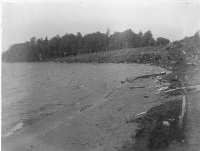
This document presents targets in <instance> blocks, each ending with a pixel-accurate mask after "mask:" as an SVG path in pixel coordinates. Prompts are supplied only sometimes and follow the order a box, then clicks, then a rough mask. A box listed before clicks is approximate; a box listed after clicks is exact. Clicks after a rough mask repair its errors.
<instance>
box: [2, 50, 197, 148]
mask: <svg viewBox="0 0 200 151" xmlns="http://www.w3.org/2000/svg"><path fill="white" fill-rule="evenodd" d="M151 49H152V48H151ZM173 49H174V48H172V50H173ZM177 49H179V48H177ZM180 49H182V48H180ZM122 51H124V50H122ZM130 51H131V50H126V51H124V52H123V54H120V57H119V58H118V56H117V54H113V55H111V58H109V59H110V60H112V59H113V60H114V61H117V62H118V63H122V62H126V63H127V62H128V63H134V62H137V63H142V64H144V65H145V64H146V63H150V64H151V65H155V66H160V67H161V68H164V70H170V71H171V73H169V74H159V75H155V74H154V75H148V76H147V75H146V76H145V75H144V76H140V77H137V78H136V77H134V78H128V77H127V78H128V79H126V80H125V81H121V87H118V88H117V89H115V90H114V91H113V92H112V93H110V94H109V95H108V96H107V97H106V101H97V102H100V103H99V104H98V105H93V106H92V105H91V102H92V101H93V100H95V99H96V98H98V97H96V96H95V95H94V97H93V98H91V99H90V100H89V101H88V103H86V104H85V107H83V108H80V110H79V111H81V112H80V113H82V114H78V115H77V116H75V117H74V118H72V119H71V120H70V121H65V122H63V123H60V124H56V123H55V124H56V125H55V126H54V127H52V128H51V129H50V130H49V131H42V130H39V131H38V133H37V134H34V130H33V131H32V132H33V134H34V135H33V134H32V133H31V132H28V131H27V132H28V133H27V132H26V130H25V131H24V134H23V133H22V134H20V133H18V134H16V135H15V136H13V137H11V138H7V140H6V139H5V140H3V142H2V143H3V144H4V147H5V149H4V148H2V149H3V150H6V149H8V150H16V151H17V150H19V151H23V150H32V151H34V150H35V151H38V150H44V151H45V150H48V151H54V150H70V151H78V150H85V151H88V150H89V151H92V150H94V151H110V150H113V151H131V150H135V151H140V150H141V151H143V150H144V151H148V150H160V151H162V150H168V151H179V150H187V151H192V150H199V148H200V133H199V132H200V129H199V127H200V124H199V123H200V121H199V120H198V119H199V116H200V100H199V98H200V94H199V85H200V81H199V79H200V68H199V67H198V64H197V63H196V62H190V61H191V60H193V59H192V57H191V58H189V57H188V58H185V60H184V59H183V58H181V57H180V56H177V58H179V57H180V60H176V59H177V58H176V57H175V58H173V59H174V60H173V59H172V60H170V59H171V58H170V57H172V55H171V56H169V55H168V54H167V53H164V55H163V53H158V54H157V55H154V54H152V53H149V52H147V53H141V52H140V53H139V54H137V55H135V54H134V55H133V54H131V55H130V54H129V53H130ZM152 51H154V50H152ZM113 53H114V51H113ZM118 53H119V52H118ZM93 55H94V56H92V57H93V59H96V62H98V63H103V62H102V61H104V57H99V58H98V55H95V54H93ZM124 56H126V57H124ZM112 57H113V58H112ZM160 57H161V58H160ZM65 59H67V60H64V61H63V62H71V61H72V62H73V61H75V57H74V58H73V57H72V58H65ZM81 59H83V58H80V60H81ZM87 59H88V58H87ZM89 60H90V58H89ZM124 60H126V61H124ZM188 60H189V61H188ZM58 62H59V61H58ZM97 94H99V92H98V93H97ZM104 98H105V96H104V97H103V98H102V96H100V98H99V99H100V100H102V99H104ZM86 102H87V101H86ZM61 115H63V116H64V114H62V113H61ZM57 118H59V116H58V117H56V116H55V119H57ZM49 121H51V119H49ZM46 123H48V122H46ZM41 125H42V124H41ZM42 126H43V129H45V128H46V126H45V125H42ZM36 129H37V126H36ZM11 142H12V145H10V143H11Z"/></svg>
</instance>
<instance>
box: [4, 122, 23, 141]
mask: <svg viewBox="0 0 200 151" xmlns="http://www.w3.org/2000/svg"><path fill="white" fill-rule="evenodd" d="M22 128H23V122H22V121H20V122H19V123H17V124H16V125H15V126H14V127H13V128H11V129H10V130H9V131H8V132H7V133H6V134H2V137H8V136H10V135H12V134H13V133H14V132H17V131H19V130H21V129H22Z"/></svg>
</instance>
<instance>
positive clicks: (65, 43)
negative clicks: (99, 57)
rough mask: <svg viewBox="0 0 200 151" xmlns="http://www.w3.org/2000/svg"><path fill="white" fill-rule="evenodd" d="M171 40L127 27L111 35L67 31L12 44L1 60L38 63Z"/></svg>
mask: <svg viewBox="0 0 200 151" xmlns="http://www.w3.org/2000/svg"><path fill="white" fill-rule="evenodd" d="M168 43H170V41H169V40H168V39H166V38H163V37H158V38H157V39H156V40H155V39H154V38H153V34H152V32H151V31H150V30H148V31H146V32H145V33H143V32H142V31H140V32H139V33H138V34H136V33H135V32H133V31H132V30H131V29H128V30H125V31H123V32H114V33H113V34H110V30H109V29H107V31H106V33H101V32H96V33H90V34H86V35H84V36H83V35H82V34H81V33H80V32H78V33H77V34H76V35H74V34H65V35H64V36H62V37H60V36H59V35H57V36H54V37H53V38H51V39H48V38H47V37H46V38H45V39H42V38H39V39H36V37H32V38H30V41H27V42H25V43H20V44H13V45H11V46H10V47H9V49H8V50H7V51H6V52H3V54H2V60H3V61H5V62H38V61H46V60H48V59H52V58H58V57H68V56H76V55H77V54H85V53H94V52H101V51H108V50H119V49H127V48H138V47H147V46H157V45H167V44H168Z"/></svg>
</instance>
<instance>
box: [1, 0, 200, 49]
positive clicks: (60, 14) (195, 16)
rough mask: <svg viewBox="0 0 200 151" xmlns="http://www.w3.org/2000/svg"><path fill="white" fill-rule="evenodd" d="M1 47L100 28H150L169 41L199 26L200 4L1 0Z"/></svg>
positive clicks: (179, 37)
mask: <svg viewBox="0 0 200 151" xmlns="http://www.w3.org/2000/svg"><path fill="white" fill-rule="evenodd" d="M2 12H3V15H2V30H3V34H2V50H3V51H5V50H7V49H8V48H9V46H10V45H11V44H14V43H21V42H25V41H28V40H29V39H30V37H33V36H35V37H36V38H40V37H42V38H45V37H46V36H47V37H48V38H52V37H53V36H56V35H57V34H58V35H60V36H63V35H64V34H66V33H74V34H76V33H77V32H81V33H82V34H83V35H84V34H87V33H92V32H96V31H100V32H103V33H105V32H106V29H107V28H110V30H111V33H113V32H115V31H124V30H126V29H128V28H131V29H132V30H133V31H134V32H136V33H138V32H139V30H142V31H143V32H145V31H147V30H151V31H152V33H153V36H154V38H157V37H160V36H161V37H166V38H168V39H170V40H171V41H174V40H180V39H182V38H184V37H185V36H191V35H193V34H194V33H195V32H196V31H197V30H198V29H200V5H199V4H194V3H193V4H192V3H189V4H186V3H184V4H183V3H182V4H181V3H136V2H135V3H133V2H122V1H121V2H120V1H118V2H115V3H114V2H106V1H104V2H68V3H61V2H60V3H58V2H57V3H55V2H54V3H52V2H51V3H49V2H48V3H47V2H45V3H44V2H43V3H38V2H37V3H33V2H32V3H30V2H29V3H3V5H2Z"/></svg>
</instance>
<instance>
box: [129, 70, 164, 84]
mask: <svg viewBox="0 0 200 151" xmlns="http://www.w3.org/2000/svg"><path fill="white" fill-rule="evenodd" d="M161 75H166V72H161V73H156V74H148V75H143V76H139V77H134V78H126V81H127V82H130V83H131V82H133V81H135V80H138V79H146V78H151V77H157V76H161Z"/></svg>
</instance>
